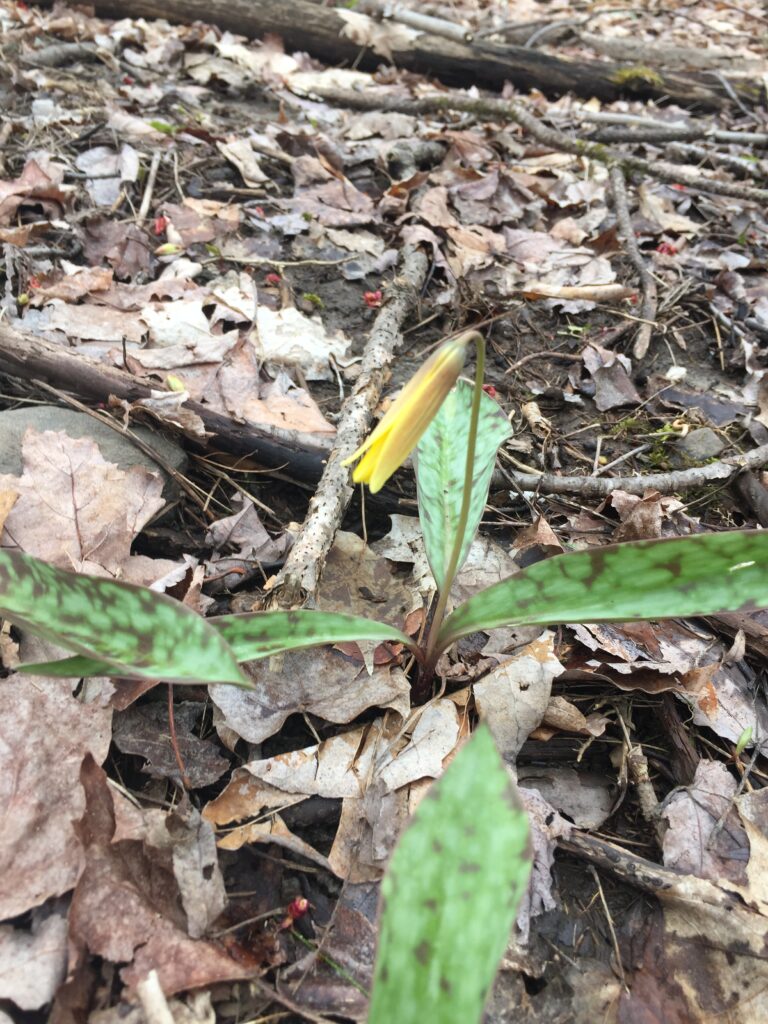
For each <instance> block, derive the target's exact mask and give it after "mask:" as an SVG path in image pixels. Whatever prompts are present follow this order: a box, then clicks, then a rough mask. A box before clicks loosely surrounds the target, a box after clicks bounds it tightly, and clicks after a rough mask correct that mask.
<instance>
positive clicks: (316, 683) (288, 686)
mask: <svg viewBox="0 0 768 1024" xmlns="http://www.w3.org/2000/svg"><path fill="white" fill-rule="evenodd" d="M248 674H249V676H250V678H251V679H252V681H253V683H254V689H253V690H241V689H239V688H238V687H234V686H211V687H210V693H211V699H212V700H213V702H214V704H215V705H216V706H217V707H218V708H219V710H220V711H221V712H222V715H223V716H224V718H223V720H224V724H225V726H226V727H227V728H228V729H231V730H232V731H233V732H235V733H237V735H238V736H240V737H241V738H242V739H244V740H247V741H248V742H249V743H261V742H263V741H264V740H265V739H267V737H269V736H273V735H274V734H275V733H277V732H278V731H279V730H280V728H281V727H282V725H283V723H284V722H285V720H286V719H287V718H288V716H289V715H293V714H302V713H304V714H311V715H316V716H317V717H318V718H322V719H324V720H325V721H327V722H337V723H346V722H351V721H352V720H353V719H354V718H357V716H358V715H360V714H362V713H363V712H364V711H366V710H367V709H368V708H372V707H380V708H392V709H393V710H394V711H396V712H397V713H398V715H399V716H400V717H401V719H402V718H405V716H406V715H407V714H408V710H409V708H410V684H409V682H408V680H407V679H406V677H405V676H404V674H403V672H402V671H401V670H400V669H399V668H396V667H389V666H378V667H376V668H374V670H373V672H372V673H370V674H369V672H368V671H367V669H366V668H364V667H362V666H361V665H360V664H359V662H358V663H356V662H355V661H353V660H352V658H349V657H347V656H345V655H344V654H342V653H341V652H340V651H338V650H331V649H329V648H327V647H325V648H310V649H308V650H299V651H288V652H286V653H285V654H282V655H278V656H276V657H273V658H262V659H261V660H260V661H255V662H253V663H252V664H251V665H250V666H249V667H248Z"/></svg>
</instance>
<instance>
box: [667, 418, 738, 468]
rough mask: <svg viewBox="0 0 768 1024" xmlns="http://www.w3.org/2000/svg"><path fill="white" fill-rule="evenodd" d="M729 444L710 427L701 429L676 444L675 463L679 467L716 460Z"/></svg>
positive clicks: (693, 431)
mask: <svg viewBox="0 0 768 1024" xmlns="http://www.w3.org/2000/svg"><path fill="white" fill-rule="evenodd" d="M726 447H727V443H726V442H725V441H724V440H723V439H722V438H721V437H720V435H719V434H716V433H715V431H714V430H712V429H711V428H710V427H699V428H698V429H697V430H692V431H691V432H690V433H689V434H686V436H685V437H681V438H680V440H679V441H677V442H676V443H675V452H674V457H673V461H674V462H676V463H677V464H678V465H683V466H685V465H688V466H690V465H692V464H700V463H705V462H707V461H708V460H709V459H716V458H717V457H718V455H720V453H721V452H722V451H723V449H724V448H726Z"/></svg>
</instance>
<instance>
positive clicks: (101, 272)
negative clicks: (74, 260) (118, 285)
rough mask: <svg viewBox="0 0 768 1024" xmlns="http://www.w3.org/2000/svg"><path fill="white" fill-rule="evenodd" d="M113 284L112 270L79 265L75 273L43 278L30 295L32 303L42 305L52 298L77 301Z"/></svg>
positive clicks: (102, 290) (103, 290)
mask: <svg viewBox="0 0 768 1024" xmlns="http://www.w3.org/2000/svg"><path fill="white" fill-rule="evenodd" d="M111 285H112V271H111V270H107V269H106V268H104V267H77V268H76V269H75V270H74V271H73V273H69V274H64V275H63V276H59V277H57V278H56V279H55V280H51V281H47V280H46V279H43V280H42V281H41V282H40V287H39V288H35V290H34V291H33V292H32V295H31V296H30V305H32V306H40V305H42V304H43V303H44V302H46V301H49V300H50V299H61V300H62V302H77V300H78V299H82V298H85V296H90V295H92V294H93V292H105V291H107V289H108V288H110V286H111ZM116 336H117V335H114V336H113V337H116Z"/></svg>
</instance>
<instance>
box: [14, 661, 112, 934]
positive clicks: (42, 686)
mask: <svg viewBox="0 0 768 1024" xmlns="http://www.w3.org/2000/svg"><path fill="white" fill-rule="evenodd" d="M0 718H1V719H2V722H3V735H4V740H3V743H2V744H0V790H2V800H0V805H1V806H2V808H3V817H2V827H0V920H7V919H8V918H12V917H17V916H18V915H19V914H23V913H24V912H25V911H27V910H29V909H30V908H31V907H36V906H39V905H40V904H41V903H43V902H44V901H45V900H47V899H48V898H49V897H51V896H59V895H61V894H62V893H65V892H68V891H69V890H70V889H71V888H72V887H73V886H74V884H75V882H76V881H77V878H78V876H79V874H80V871H81V869H82V863H83V860H82V850H81V846H80V842H79V840H78V838H77V836H76V834H75V832H74V826H73V822H75V821H77V819H78V818H79V817H80V815H81V814H82V812H83V807H84V806H85V800H84V796H83V790H82V787H81V785H80V781H79V776H80V765H81V764H82V761H83V758H84V757H85V756H86V754H92V755H93V757H94V758H95V759H96V760H97V761H98V762H99V763H101V762H102V761H103V760H104V758H105V757H106V756H107V752H108V751H109V744H110V739H111V729H110V722H111V718H112V712H111V710H110V709H109V708H103V707H98V706H96V705H93V704H83V703H81V702H80V701H78V700H76V699H75V698H74V697H73V696H72V693H71V691H70V688H69V687H68V685H67V681H66V680H63V679H43V678H38V677H37V676H19V675H14V676H10V677H9V678H7V679H4V680H3V681H2V683H0Z"/></svg>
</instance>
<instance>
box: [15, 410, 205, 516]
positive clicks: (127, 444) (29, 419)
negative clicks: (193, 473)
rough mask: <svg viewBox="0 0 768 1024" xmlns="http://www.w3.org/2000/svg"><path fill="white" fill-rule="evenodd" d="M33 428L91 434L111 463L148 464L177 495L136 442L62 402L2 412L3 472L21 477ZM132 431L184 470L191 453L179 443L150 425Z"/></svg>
mask: <svg viewBox="0 0 768 1024" xmlns="http://www.w3.org/2000/svg"><path fill="white" fill-rule="evenodd" d="M30 427H33V428H34V429H35V430H39V431H43V430H61V431H63V432H64V433H65V434H67V436H68V437H74V438H78V437H89V438H91V439H92V440H93V441H94V442H95V443H96V444H97V445H98V446H99V450H100V451H101V454H102V456H103V457H104V458H105V459H106V461H107V462H114V463H115V464H116V465H117V466H119V467H120V469H130V467H131V466H145V467H146V468H147V469H149V470H155V471H156V472H159V473H160V474H161V475H162V477H163V479H164V480H165V491H164V496H165V497H166V498H171V497H174V496H175V494H176V488H175V485H174V484H173V481H172V480H170V478H169V477H168V474H167V473H166V472H165V470H163V468H162V467H161V466H158V464H157V463H156V462H155V461H154V460H153V459H151V458H150V457H149V455H146V454H145V453H144V452H143V451H142V450H141V448H139V447H138V446H137V445H135V444H134V443H133V442H132V441H131V439H130V437H128V436H127V435H125V434H119V433H118V432H117V431H116V430H113V429H112V427H108V426H107V425H106V424H105V423H101V422H99V420H97V419H95V417H93V416H89V415H88V414H87V413H85V412H79V411H78V410H77V409H66V408H64V407H62V406H59V405H28V406H22V407H21V408H19V409H4V410H2V411H0V473H12V474H13V475H14V476H21V473H22V469H23V465H22V459H21V443H22V441H23V439H24V434H25V433H26V431H27V430H28V429H29V428H30ZM131 432H132V433H134V434H136V436H137V437H139V438H141V440H142V441H144V442H146V444H148V445H149V446H150V447H151V448H153V449H154V450H155V451H156V452H157V453H158V455H159V456H160V457H161V458H162V459H163V460H164V461H165V462H167V463H168V464H169V465H170V466H173V468H174V469H177V470H179V471H180V472H184V470H185V468H186V465H187V456H186V453H185V452H184V450H183V449H182V448H180V447H179V446H178V445H177V444H174V442H173V441H170V440H169V439H168V438H167V437H165V436H164V435H163V434H158V433H155V432H154V431H153V430H150V429H149V428H148V427H137V426H131Z"/></svg>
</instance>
